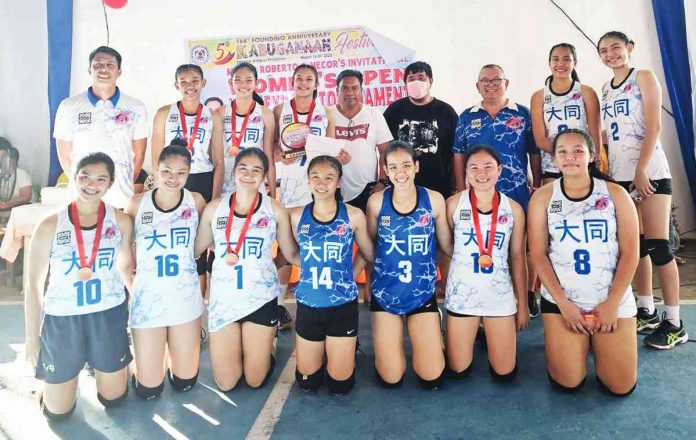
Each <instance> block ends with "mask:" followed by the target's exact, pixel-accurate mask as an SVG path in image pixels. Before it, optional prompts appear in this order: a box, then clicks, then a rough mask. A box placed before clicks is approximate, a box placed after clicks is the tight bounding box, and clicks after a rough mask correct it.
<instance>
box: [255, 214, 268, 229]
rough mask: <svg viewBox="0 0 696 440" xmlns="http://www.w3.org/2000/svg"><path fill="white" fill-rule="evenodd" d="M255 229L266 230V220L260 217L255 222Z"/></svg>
mask: <svg viewBox="0 0 696 440" xmlns="http://www.w3.org/2000/svg"><path fill="white" fill-rule="evenodd" d="M256 227H257V228H260V229H266V228H267V227H268V218H267V217H261V218H260V219H259V221H257V222H256Z"/></svg>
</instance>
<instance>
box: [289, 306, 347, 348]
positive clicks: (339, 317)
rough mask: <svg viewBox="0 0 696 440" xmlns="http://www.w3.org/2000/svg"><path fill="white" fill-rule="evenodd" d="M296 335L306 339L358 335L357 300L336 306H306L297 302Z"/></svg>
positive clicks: (316, 339) (321, 339)
mask: <svg viewBox="0 0 696 440" xmlns="http://www.w3.org/2000/svg"><path fill="white" fill-rule="evenodd" d="M295 331H296V332H297V335H298V336H300V337H301V338H303V339H306V340H308V341H317V342H320V341H324V340H325V339H326V337H327V336H332V337H355V336H358V300H357V299H355V300H353V301H351V302H349V303H346V304H341V305H340V306H336V307H322V308H315V307H308V306H305V305H304V304H301V303H299V302H298V303H297V318H296V319H295Z"/></svg>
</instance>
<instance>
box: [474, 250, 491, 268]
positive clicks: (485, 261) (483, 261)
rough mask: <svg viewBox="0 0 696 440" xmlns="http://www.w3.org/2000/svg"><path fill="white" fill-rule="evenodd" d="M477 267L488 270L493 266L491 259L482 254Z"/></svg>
mask: <svg viewBox="0 0 696 440" xmlns="http://www.w3.org/2000/svg"><path fill="white" fill-rule="evenodd" d="M478 263H479V266H481V268H483V269H488V268H489V267H491V266H493V257H491V256H490V255H486V254H483V255H481V256H480V257H479V259H478Z"/></svg>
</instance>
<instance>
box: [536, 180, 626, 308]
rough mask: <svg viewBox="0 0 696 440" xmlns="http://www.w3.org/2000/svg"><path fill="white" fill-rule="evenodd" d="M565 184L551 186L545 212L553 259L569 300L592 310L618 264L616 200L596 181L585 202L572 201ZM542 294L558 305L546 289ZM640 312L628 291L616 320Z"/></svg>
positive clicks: (604, 295) (603, 297) (604, 294)
mask: <svg viewBox="0 0 696 440" xmlns="http://www.w3.org/2000/svg"><path fill="white" fill-rule="evenodd" d="M562 185H563V179H562V178H561V179H557V180H556V181H555V182H553V195H552V196H551V200H550V202H549V207H548V209H547V213H548V228H549V250H548V252H549V260H551V265H552V266H553V270H554V272H555V273H556V276H557V277H558V281H560V283H561V287H563V291H564V292H565V296H566V298H568V299H569V300H570V301H572V302H573V303H574V304H575V305H577V306H578V307H580V308H582V309H583V310H586V311H590V310H593V309H594V308H595V307H597V305H598V304H600V303H602V302H604V301H605V300H606V299H607V296H608V295H609V288H610V287H611V284H612V282H613V281H614V274H615V273H616V265H617V263H618V261H619V253H620V252H619V239H618V235H617V227H618V225H617V223H616V211H615V206H614V201H613V200H612V198H611V195H610V194H609V190H608V189H607V183H606V182H605V181H604V180H600V179H594V178H593V179H592V188H591V190H590V194H589V195H588V196H587V197H585V198H582V199H570V198H568V197H567V196H566V195H565V193H564V191H563V186H562ZM541 295H542V296H543V297H544V298H545V299H546V300H548V301H550V302H552V303H553V302H554V301H553V298H552V297H551V294H549V292H548V290H546V288H545V287H544V286H542V287H541ZM636 312H637V310H636V302H635V300H634V299H633V293H632V292H631V286H628V288H627V289H626V292H624V295H623V299H622V300H621V303H620V305H619V313H618V316H619V318H630V317H632V316H635V314H636Z"/></svg>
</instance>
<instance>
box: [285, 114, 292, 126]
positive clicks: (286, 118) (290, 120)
mask: <svg viewBox="0 0 696 440" xmlns="http://www.w3.org/2000/svg"><path fill="white" fill-rule="evenodd" d="M291 123H292V115H291V114H286V115H283V124H291Z"/></svg>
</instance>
